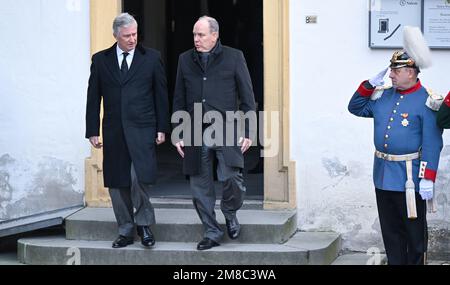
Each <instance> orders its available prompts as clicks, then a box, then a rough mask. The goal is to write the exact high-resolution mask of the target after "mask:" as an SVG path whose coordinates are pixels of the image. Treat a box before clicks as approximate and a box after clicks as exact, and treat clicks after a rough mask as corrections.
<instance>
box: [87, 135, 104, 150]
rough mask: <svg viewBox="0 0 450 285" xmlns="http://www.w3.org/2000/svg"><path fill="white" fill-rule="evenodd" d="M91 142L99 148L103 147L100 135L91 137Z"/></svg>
mask: <svg viewBox="0 0 450 285" xmlns="http://www.w3.org/2000/svg"><path fill="white" fill-rule="evenodd" d="M89 142H90V143H91V145H92V146H93V147H95V148H97V149H100V148H102V146H103V145H102V143H101V142H100V137H90V138H89Z"/></svg>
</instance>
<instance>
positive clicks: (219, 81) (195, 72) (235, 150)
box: [173, 41, 256, 175]
mask: <svg viewBox="0 0 450 285" xmlns="http://www.w3.org/2000/svg"><path fill="white" fill-rule="evenodd" d="M195 103H199V104H201V105H202V106H203V108H202V109H203V110H207V111H211V110H213V111H218V112H219V113H221V114H222V115H223V116H224V124H225V122H226V112H227V111H232V112H236V111H238V110H240V111H243V112H244V113H247V112H249V111H253V112H255V99H254V94H253V87H252V82H251V78H250V74H249V72H248V68H247V64H246V61H245V58H244V55H243V53H242V51H240V50H237V49H234V48H231V47H227V46H222V45H221V43H220V41H219V42H218V43H217V46H216V47H215V48H214V49H213V51H212V52H211V54H210V56H209V61H208V65H207V66H206V68H204V67H203V66H202V64H201V62H200V58H199V55H198V53H197V52H196V51H195V50H194V49H191V50H188V51H186V52H184V53H182V54H181V55H180V57H179V59H178V70H177V79H176V85H175V93H174V101H173V111H174V112H176V111H180V110H181V111H186V112H188V113H189V114H190V116H191V118H192V121H193V123H192V126H193V125H194V124H196V125H197V127H198V126H201V124H202V122H201V121H198V120H195V119H194V104H195ZM255 117H256V114H255ZM178 125H179V124H178V123H177V122H175V124H174V127H175V128H176V127H177V126H178ZM235 125H236V124H235ZM245 127H246V129H245V137H249V133H250V132H255V131H256V130H249V124H246V125H245ZM225 129H226V127H225V126H224V127H223V130H224V131H225ZM194 133H195V131H194V130H191V141H190V143H189V145H190V146H186V147H185V149H184V151H185V158H184V160H183V172H184V174H186V175H196V174H198V173H199V169H200V155H201V152H200V150H201V148H200V147H199V146H195V145H194V142H193V137H194ZM238 139H239V138H238V137H237V136H236V135H235V136H234V140H235V141H234V145H233V146H225V147H223V154H224V158H225V164H226V165H227V166H230V167H238V168H243V167H244V157H243V154H242V152H241V150H240V146H239V145H238V143H237V141H238ZM185 143H186V142H185Z"/></svg>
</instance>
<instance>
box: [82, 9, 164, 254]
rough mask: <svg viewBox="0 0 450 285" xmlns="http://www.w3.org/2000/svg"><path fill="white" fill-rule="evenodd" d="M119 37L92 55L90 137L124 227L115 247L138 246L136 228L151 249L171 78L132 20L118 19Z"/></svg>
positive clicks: (115, 29)
mask: <svg viewBox="0 0 450 285" xmlns="http://www.w3.org/2000/svg"><path fill="white" fill-rule="evenodd" d="M113 34H114V37H115V38H116V40H117V43H116V44H114V45H113V46H112V47H111V48H109V49H106V50H103V51H100V52H98V53H96V54H95V55H94V56H93V57H92V65H91V75H90V78H89V87H88V94H87V106H86V138H88V139H89V141H90V142H91V144H92V145H93V146H94V147H95V148H101V147H102V146H103V177H104V184H105V187H108V188H109V193H110V196H111V201H112V205H113V210H114V214H115V216H116V220H117V223H118V226H119V237H118V238H117V239H116V240H115V241H114V242H113V245H112V246H113V248H119V247H125V246H127V245H129V244H132V243H133V236H134V234H133V233H134V225H135V224H136V225H137V232H138V235H139V236H140V237H141V242H142V244H143V245H144V246H151V245H153V244H154V243H155V239H154V236H153V234H152V232H151V230H150V225H153V224H154V223H155V214H154V209H153V207H152V204H151V202H150V199H149V191H150V186H151V184H154V183H155V180H156V173H157V172H156V154H155V147H156V146H155V144H158V145H159V144H162V143H164V141H165V133H168V132H169V127H170V126H169V108H168V105H169V103H168V96H167V83H166V75H165V70H164V67H163V65H162V61H161V57H160V54H159V52H157V51H155V50H153V49H149V48H145V47H143V46H140V45H137V22H136V20H135V19H134V18H133V17H132V16H130V15H129V14H128V13H124V14H121V15H119V16H117V17H116V19H115V20H114V23H113ZM102 99H103V109H104V115H103V122H102V126H103V127H102V131H103V145H102V143H100V141H99V135H100V133H99V128H100V103H101V100H102ZM133 208H134V209H136V211H135V212H134V211H133Z"/></svg>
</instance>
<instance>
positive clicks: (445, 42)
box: [423, 0, 450, 48]
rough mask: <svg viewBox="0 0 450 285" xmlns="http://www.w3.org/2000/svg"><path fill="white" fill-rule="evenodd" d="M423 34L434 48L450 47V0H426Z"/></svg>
mask: <svg viewBox="0 0 450 285" xmlns="http://www.w3.org/2000/svg"><path fill="white" fill-rule="evenodd" d="M423 35H424V37H425V39H426V40H427V43H428V45H429V46H430V47H432V48H450V0H425V2H424V6H423Z"/></svg>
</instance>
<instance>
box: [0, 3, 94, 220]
mask: <svg viewBox="0 0 450 285" xmlns="http://www.w3.org/2000/svg"><path fill="white" fill-rule="evenodd" d="M6 2H9V3H6ZM6 2H5V1H2V8H1V9H0V29H1V31H2V39H3V40H2V44H1V45H0V54H1V56H0V66H1V68H0V220H8V219H11V218H17V217H22V216H28V215H32V214H36V213H41V212H46V211H50V210H54V209H59V208H65V207H68V206H74V205H80V204H82V203H83V192H84V159H85V158H86V157H87V156H88V155H89V146H88V144H87V143H86V140H84V139H83V138H84V113H85V101H86V99H85V98H86V86H87V79H88V76H89V63H90V58H89V53H90V47H89V1H88V0H67V1H66V0H14V1H6Z"/></svg>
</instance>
